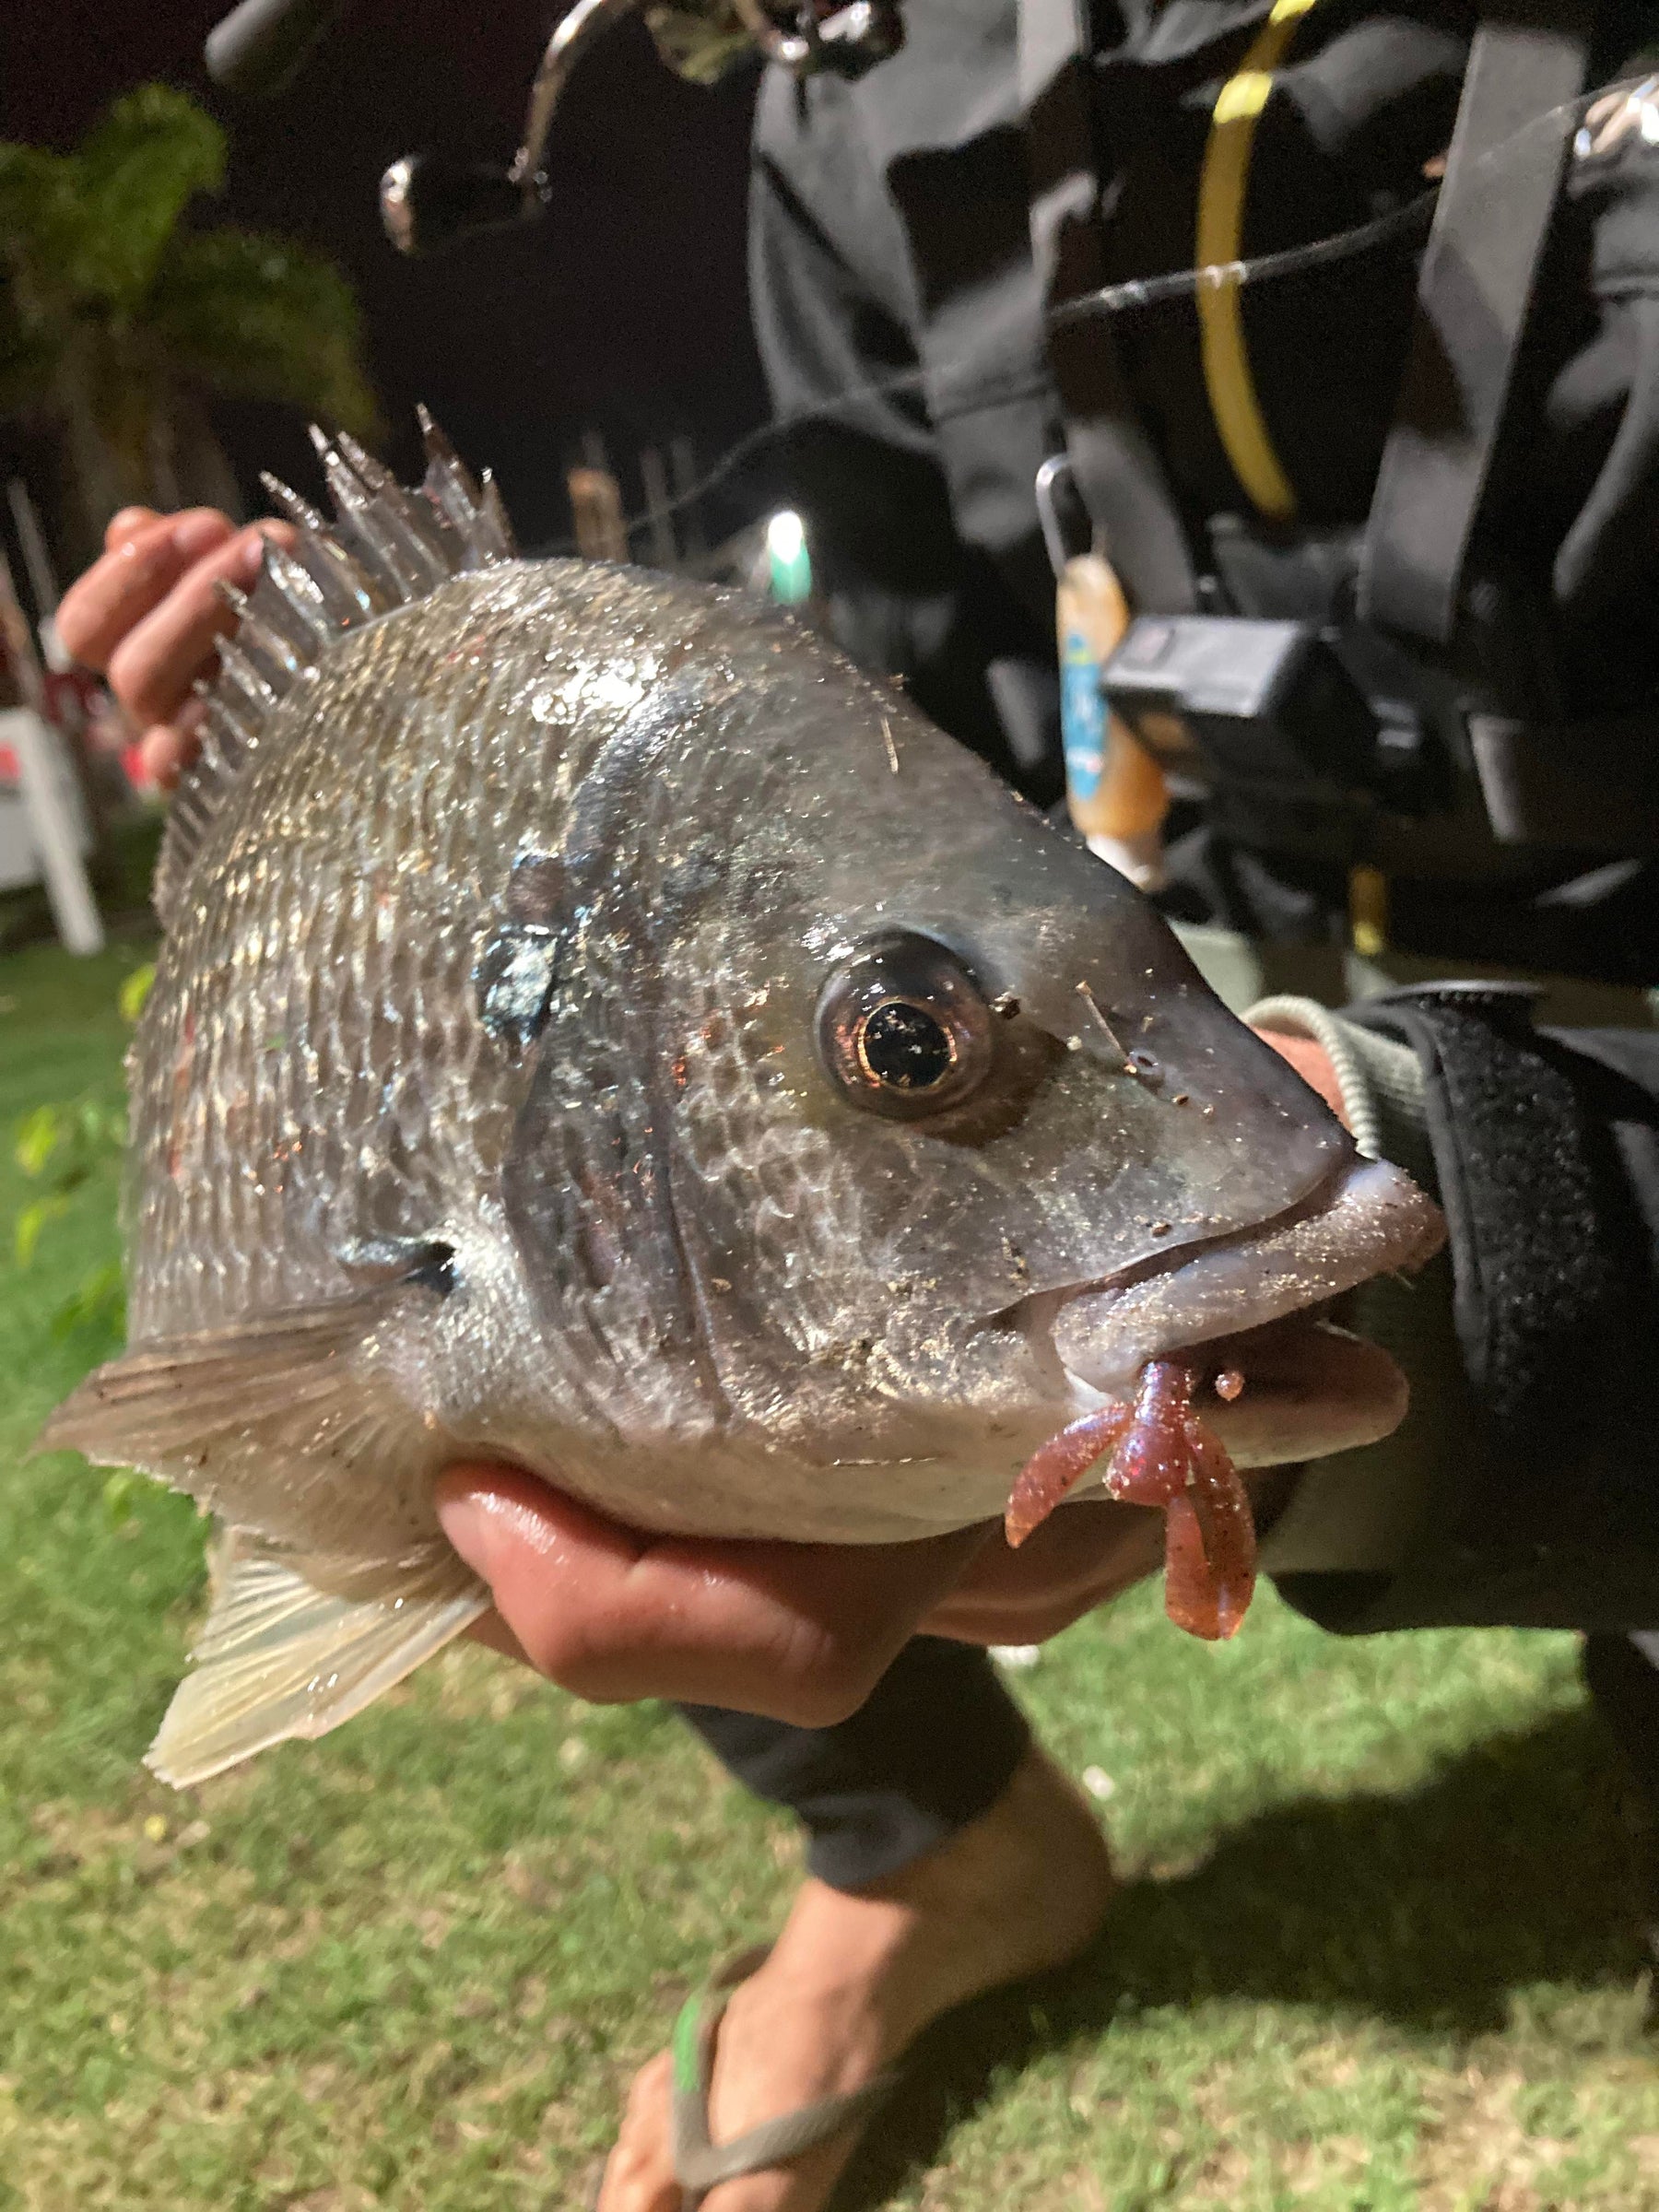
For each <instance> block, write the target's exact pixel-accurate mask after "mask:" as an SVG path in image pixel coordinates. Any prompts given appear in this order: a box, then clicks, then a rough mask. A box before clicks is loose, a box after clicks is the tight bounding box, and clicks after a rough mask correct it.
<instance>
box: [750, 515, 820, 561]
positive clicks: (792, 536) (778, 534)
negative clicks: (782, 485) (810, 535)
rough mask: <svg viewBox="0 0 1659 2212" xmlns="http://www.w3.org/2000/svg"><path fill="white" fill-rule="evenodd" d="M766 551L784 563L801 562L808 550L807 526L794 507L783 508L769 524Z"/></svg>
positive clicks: (767, 526)
mask: <svg viewBox="0 0 1659 2212" xmlns="http://www.w3.org/2000/svg"><path fill="white" fill-rule="evenodd" d="M751 542H752V541H751ZM766 549H767V551H768V552H769V553H770V554H771V557H772V559H774V560H781V561H784V562H793V561H797V560H799V559H800V558H801V556H802V554H803V553H804V552H805V551H806V524H804V523H803V522H802V520H801V518H800V516H799V515H798V514H797V513H796V512H795V511H794V508H793V507H783V508H781V509H780V510H779V511H778V512H777V513H776V514H774V515H773V516H772V518H771V522H770V523H768V524H767V525H766Z"/></svg>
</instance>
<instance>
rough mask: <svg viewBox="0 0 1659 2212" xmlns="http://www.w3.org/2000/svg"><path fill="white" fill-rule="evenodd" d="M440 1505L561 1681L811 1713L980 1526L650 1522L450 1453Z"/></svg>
mask: <svg viewBox="0 0 1659 2212" xmlns="http://www.w3.org/2000/svg"><path fill="white" fill-rule="evenodd" d="M439 1511H440V1514H441V1518H442V1521H443V1526H444V1531H445V1534H446V1535H448V1536H449V1539H450V1541H451V1543H452V1544H453V1545H454V1547H455V1548H456V1550H457V1551H459V1552H460V1553H461V1555H462V1557H463V1558H464V1559H465V1560H466V1561H467V1563H468V1564H469V1565H470V1566H471V1567H473V1568H474V1569H475V1571H477V1573H478V1574H480V1575H481V1576H482V1577H483V1579H484V1580H485V1581H486V1582H487V1583H488V1584H489V1586H490V1588H491V1589H492V1591H493V1592H494V1594H495V1601H496V1607H497V1610H498V1612H499V1613H500V1616H501V1618H502V1619H503V1620H504V1622H505V1623H506V1625H507V1627H508V1629H509V1630H511V1631H512V1635H513V1636H514V1637H515V1638H516V1640H517V1641H518V1643H519V1645H520V1646H521V1647H522V1649H523V1650H524V1653H525V1654H526V1656H527V1657H528V1659H529V1661H530V1664H531V1665H533V1666H535V1667H536V1668H537V1669H538V1670H539V1671H540V1672H541V1673H543V1674H546V1675H549V1676H551V1677H552V1678H553V1679H554V1680H555V1681H556V1682H559V1683H561V1684H562V1685H563V1686H564V1688H567V1689H570V1690H573V1691H574V1692H575V1693H576V1694H577V1695H578V1696H580V1697H583V1698H587V1699H590V1700H594V1702H598V1703H614V1702H620V1701H622V1700H631V1699H636V1698H645V1697H663V1698H673V1699H677V1700H681V1701H682V1702H689V1703H696V1704H711V1705H725V1706H729V1707H733V1708H735V1709H736V1710H738V1711H744V1712H759V1713H766V1714H769V1715H771V1717H772V1718H774V1719H778V1720H784V1721H792V1722H794V1723H795V1724H798V1725H803V1726H808V1727H822V1726H825V1725H828V1724H830V1723H832V1722H834V1721H838V1720H841V1719H844V1718H845V1717H846V1715H847V1714H848V1713H850V1712H855V1711H856V1710H857V1708H858V1707H859V1706H860V1705H861V1704H862V1703H863V1702H864V1700H865V1698H866V1697H867V1696H868V1695H869V1692H870V1691H871V1689H873V1688H874V1687H875V1685H876V1683H877V1681H878V1680H879V1679H880V1677H881V1676H882V1675H883V1674H884V1673H885V1672H886V1670H887V1668H888V1665H890V1664H891V1663H892V1661H893V1660H894V1658H896V1657H897V1655H898V1653H899V1651H900V1647H901V1646H902V1645H903V1644H904V1643H905V1642H907V1641H908V1640H909V1638H910V1636H911V1634H912V1630H913V1629H914V1627H915V1624H916V1622H917V1620H918V1619H919V1618H920V1617H921V1615H922V1614H923V1613H924V1611H925V1610H926V1609H927V1608H928V1606H931V1605H932V1604H934V1603H935V1602H936V1601H937V1599H938V1598H939V1597H940V1596H942V1595H943V1594H944V1592H945V1591H946V1590H947V1589H948V1588H949V1587H950V1586H951V1585H952V1584H953V1583H955V1582H956V1580H957V1579H958V1577H959V1575H960V1573H961V1571H962V1569H963V1567H964V1565H965V1564H966V1563H967V1561H968V1560H969V1559H971V1557H972V1555H973V1553H974V1551H975V1550H976V1549H977V1548H978V1547H979V1546H980V1544H981V1543H982V1541H983V1540H984V1535H985V1531H984V1530H983V1529H968V1530H963V1531H961V1532H960V1533H959V1534H958V1535H950V1536H943V1537H930V1538H926V1539H924V1540H922V1541H920V1542H917V1543H913V1544H896V1545H867V1546H866V1545H860V1546H849V1547H842V1546H837V1545H824V1544H773V1543H738V1544H734V1543H712V1542H704V1541H700V1540H693V1539H688V1538H679V1537H666V1538H665V1537H654V1536H648V1535H641V1533H640V1532H638V1531H637V1530H632V1529H628V1528H623V1527H621V1526H619V1525H618V1524H617V1523H615V1522H611V1521H606V1520H605V1519H603V1518H602V1517H601V1516H600V1515H598V1514H596V1513H593V1512H589V1511H588V1510H587V1509H586V1508H585V1507H582V1506H580V1505H578V1504H576V1503H575V1501H574V1500H571V1499H570V1498H567V1497H564V1496H563V1495H561V1494H560V1493H559V1492H557V1491H554V1490H550V1489H548V1488H547V1486H546V1485H545V1484H543V1483H539V1482H537V1481H536V1480H535V1478H534V1477H531V1476H527V1475H522V1474H519V1473H517V1472H515V1471H514V1470H512V1469H510V1468H502V1467H458V1468H452V1469H451V1470H450V1471H449V1473H448V1474H447V1475H446V1476H445V1477H444V1478H443V1480H442V1482H441V1484H440V1486H439Z"/></svg>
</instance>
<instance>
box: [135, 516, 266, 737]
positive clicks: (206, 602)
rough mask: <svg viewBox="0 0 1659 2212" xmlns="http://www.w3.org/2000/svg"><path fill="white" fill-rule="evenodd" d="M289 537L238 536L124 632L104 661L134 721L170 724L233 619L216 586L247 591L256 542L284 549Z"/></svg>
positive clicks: (256, 560) (259, 530)
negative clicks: (224, 584)
mask: <svg viewBox="0 0 1659 2212" xmlns="http://www.w3.org/2000/svg"><path fill="white" fill-rule="evenodd" d="M293 535H294V534H293V532H292V530H291V529H290V528H289V527H288V524H286V523H258V524H253V526H252V527H251V528H249V529H246V530H241V531H239V532H238V533H237V534H236V535H234V536H233V537H230V538H229V539H227V540H225V541H224V542H222V543H220V544H218V545H216V546H215V547H214V549H213V550H212V551H211V552H209V553H207V554H206V555H205V556H204V558H203V559H200V560H198V561H196V562H195V563H194V566H193V567H191V568H189V569H187V570H186V571H185V572H184V573H183V575H182V576H181V577H180V578H179V579H178V581H177V582H175V583H174V585H173V587H172V589H171V591H170V592H169V593H168V594H167V596H166V597H165V598H164V599H163V600H162V601H161V602H160V604H159V606H157V607H156V608H155V609H154V611H153V612H152V613H150V614H148V615H147V616H146V617H145V618H144V619H143V621H141V622H139V623H138V624H137V625H136V626H135V628H134V629H130V630H129V631H128V632H127V634H126V636H125V637H124V639H123V640H122V641H121V643H120V644H119V645H118V646H117V648H116V649H115V651H114V652H113V653H112V654H111V656H110V684H111V688H112V689H113V691H114V693H115V696H116V698H117V699H119V700H120V701H121V703H122V705H123V706H124V707H125V709H126V710H127V712H128V713H129V714H131V715H132V716H133V718H134V719H135V721H137V722H143V723H156V722H171V719H172V716H173V713H174V712H175V710H176V709H177V708H178V707H180V706H181V705H182V703H183V701H184V700H186V699H187V698H188V697H189V695H190V688H191V686H192V685H193V684H194V682H195V681H196V679H197V677H200V676H201V675H203V674H204V672H205V671H206V667H207V665H208V663H209V661H210V660H211V658H212V654H213V648H214V646H215V645H216V644H217V642H218V640H219V639H220V638H221V637H222V636H223V635H224V634H225V632H226V631H227V630H228V629H230V627H231V625H232V623H233V622H234V620H235V617H234V616H233V615H232V614H231V612H230V609H229V607H228V606H226V605H225V603H224V601H223V600H222V599H221V598H220V597H219V595H218V589H217V586H218V584H219V583H220V582H229V583H235V584H240V585H241V588H242V589H243V590H244V591H245V590H249V589H251V588H252V586H253V583H254V582H255V581H256V580H257V578H258V575H259V569H260V561H261V559H262V547H261V540H262V538H264V537H266V536H269V537H272V538H274V539H276V540H277V543H278V544H281V545H289V544H291V543H292V542H293Z"/></svg>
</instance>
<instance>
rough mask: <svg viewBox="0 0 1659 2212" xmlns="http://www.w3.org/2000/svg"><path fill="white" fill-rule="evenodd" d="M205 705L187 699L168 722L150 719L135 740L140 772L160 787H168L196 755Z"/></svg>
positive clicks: (169, 787) (164, 789) (166, 788)
mask: <svg viewBox="0 0 1659 2212" xmlns="http://www.w3.org/2000/svg"><path fill="white" fill-rule="evenodd" d="M206 712H207V711H206V707H204V706H203V704H202V702H201V700H199V699H187V700H185V701H184V704H183V705H182V707H181V708H180V709H179V711H178V712H177V713H176V714H175V715H174V716H173V718H172V720H171V722H158V723H153V724H151V725H150V727H149V728H148V729H147V730H146V731H145V733H144V735H143V736H142V737H140V738H139V740H138V755H139V759H141V760H142V762H143V764H144V772H145V774H146V775H147V776H148V777H149V778H150V779H151V780H152V782H155V783H157V784H159V787H160V788H161V790H163V791H171V789H172V788H173V786H174V784H176V783H177V782H178V781H179V778H180V777H181V776H182V774H183V772H184V771H185V770H186V769H187V768H188V767H189V766H190V763H191V762H192V761H193V760H194V759H195V757H196V749H197V747H198V746H199V745H200V744H201V737H202V724H203V722H204V721H205V720H206Z"/></svg>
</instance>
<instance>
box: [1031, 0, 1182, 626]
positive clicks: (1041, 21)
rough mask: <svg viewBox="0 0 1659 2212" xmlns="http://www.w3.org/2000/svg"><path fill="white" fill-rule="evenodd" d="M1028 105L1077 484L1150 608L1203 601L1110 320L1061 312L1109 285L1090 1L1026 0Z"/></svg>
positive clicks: (1133, 592)
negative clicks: (1058, 313)
mask: <svg viewBox="0 0 1659 2212" xmlns="http://www.w3.org/2000/svg"><path fill="white" fill-rule="evenodd" d="M1019 80H1020V104H1021V106H1022V108H1023V110H1024V112H1025V117H1026V143H1027V147H1028V150H1029V155H1030V176H1031V248H1032V253H1033V255H1034V258H1035V261H1036V265H1037V276H1038V283H1039V286H1040V288H1041V296H1042V301H1043V305H1044V308H1045V309H1046V310H1047V311H1049V321H1048V351H1049V365H1050V367H1051V368H1052V370H1053V376H1054V382H1055V386H1056V388H1057V390H1058V393H1059V396H1060V406H1061V411H1062V413H1063V414H1064V416H1065V443H1066V450H1067V452H1068V453H1069V454H1070V456H1071V463H1072V470H1073V476H1074V478H1075V481H1076V483H1077V489H1078V491H1079V492H1080V493H1081V494H1082V497H1083V500H1084V503H1085V505H1086V506H1087V507H1088V512H1089V515H1090V517H1091V519H1092V520H1093V522H1094V524H1095V527H1096V529H1097V530H1099V531H1100V533H1101V534H1102V535H1103V537H1104V541H1105V547H1106V551H1107V553H1108V555H1109V557H1110V559H1111V560H1112V566H1113V567H1114V568H1115V569H1116V570H1117V571H1119V573H1120V574H1121V575H1122V577H1123V579H1124V583H1125V584H1126V585H1127V587H1128V591H1129V597H1130V600H1131V602H1132V604H1133V605H1134V606H1136V607H1138V608H1139V609H1140V610H1141V611H1142V612H1143V613H1153V614H1160V615H1181V614H1188V613H1190V612H1191V611H1192V609H1193V608H1194V606H1195V605H1196V604H1197V585H1196V582H1195V579H1194V571H1193V559H1192V552H1191V549H1190V547H1189V546H1188V544H1187V537H1186V532H1185V529H1184V528H1183V526H1182V521H1181V517H1180V514H1179V513H1178V512H1177V510H1176V507H1175V503H1174V500H1173V499H1172V498H1171V493H1170V490H1169V487H1168V485H1167V484H1166V482H1165V480H1164V472H1163V466H1162V464H1161V463H1160V461H1159V457H1158V453H1157V451H1156V449H1155V448H1154V446H1153V444H1152V441H1151V440H1150V438H1149V437H1148V436H1147V432H1146V429H1144V427H1143V426H1142V425H1141V423H1140V422H1139V421H1138V420H1137V419H1136V416H1135V406H1134V402H1133V400H1132V399H1131V397H1130V394H1129V391H1128V388H1127V386H1126V384H1125V382H1124V373H1123V370H1122V367H1121V365H1120V364H1119V361H1118V358H1117V349H1116V347H1115V346H1114V345H1113V343H1112V335H1111V328H1110V325H1109V324H1107V323H1106V321H1105V320H1104V319H1091V320H1090V321H1089V322H1088V323H1087V324H1056V323H1055V322H1054V321H1053V309H1054V308H1056V307H1058V306H1060V305H1062V304H1063V303H1064V302H1065V301H1066V300H1075V299H1077V298H1078V297H1079V296H1080V295H1081V294H1083V293H1085V292H1090V291H1095V290H1098V289H1099V288H1100V286H1101V285H1102V284H1103V283H1104V282H1105V274H1106V273H1105V268H1104V265H1103V262H1102V256H1101V252H1100V179H1099V176H1098V174H1097V164H1096V159H1095V148H1094V125H1093V119H1092V114H1091V108H1090V82H1089V41H1088V5H1087V0H1019Z"/></svg>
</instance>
